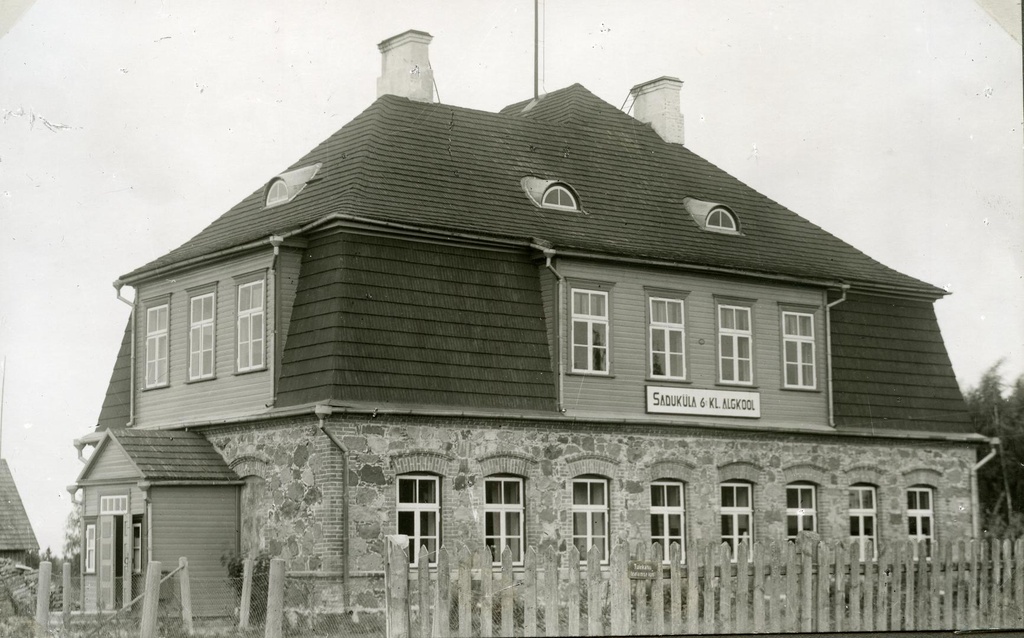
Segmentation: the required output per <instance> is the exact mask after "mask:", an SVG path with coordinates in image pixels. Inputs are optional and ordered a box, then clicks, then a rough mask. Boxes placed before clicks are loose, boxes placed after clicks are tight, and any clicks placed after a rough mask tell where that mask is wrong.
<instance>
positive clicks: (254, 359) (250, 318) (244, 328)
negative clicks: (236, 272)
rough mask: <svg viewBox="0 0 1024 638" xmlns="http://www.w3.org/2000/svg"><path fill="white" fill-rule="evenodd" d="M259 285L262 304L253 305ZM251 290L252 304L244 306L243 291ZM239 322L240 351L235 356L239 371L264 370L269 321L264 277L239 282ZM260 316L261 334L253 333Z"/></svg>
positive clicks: (238, 339) (237, 328) (237, 327)
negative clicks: (254, 295) (254, 292)
mask: <svg viewBox="0 0 1024 638" xmlns="http://www.w3.org/2000/svg"><path fill="white" fill-rule="evenodd" d="M257 287H259V291H260V293H259V294H260V304H259V306H253V305H252V298H253V291H254V290H255V289H256V288H257ZM243 290H247V291H248V292H249V300H250V306H249V307H248V308H243V307H242V291H243ZM237 295H238V296H237V299H238V304H237V306H238V322H237V326H236V330H237V337H238V338H237V341H238V353H237V355H236V357H235V366H236V369H237V370H238V372H249V371H252V370H262V369H264V368H265V367H266V365H267V364H266V352H265V350H266V336H267V321H266V312H265V310H264V309H265V308H266V305H267V286H266V281H265V280H263V279H255V280H253V281H247V282H245V283H242V284H238V290H237ZM257 317H258V318H259V336H258V337H256V336H255V335H254V334H253V328H252V327H253V324H254V323H255V322H256V318H257Z"/></svg>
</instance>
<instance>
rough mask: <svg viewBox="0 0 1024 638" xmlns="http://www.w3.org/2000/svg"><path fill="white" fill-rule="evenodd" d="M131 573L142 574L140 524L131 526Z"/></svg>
mask: <svg viewBox="0 0 1024 638" xmlns="http://www.w3.org/2000/svg"><path fill="white" fill-rule="evenodd" d="M132 571H134V572H135V573H136V574H141V573H142V523H133V524H132Z"/></svg>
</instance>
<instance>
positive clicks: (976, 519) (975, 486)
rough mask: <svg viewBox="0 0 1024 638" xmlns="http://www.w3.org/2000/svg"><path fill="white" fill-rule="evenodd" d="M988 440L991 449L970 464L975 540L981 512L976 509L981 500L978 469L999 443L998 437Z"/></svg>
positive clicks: (972, 518)
mask: <svg viewBox="0 0 1024 638" xmlns="http://www.w3.org/2000/svg"><path fill="white" fill-rule="evenodd" d="M988 442H989V445H991V446H992V449H991V450H989V451H988V454H986V455H985V458H983V459H981V460H980V461H978V462H977V463H975V464H974V465H972V466H971V531H972V532H974V538H975V540H977V539H980V538H981V512H980V511H978V510H979V509H980V508H981V500H980V499H979V498H978V470H980V469H981V467H982V466H983V465H985V464H986V463H988V462H989V461H991V460H992V459H993V458H995V455H996V451H997V450H996V448H998V447H999V444H1000V442H999V438H998V437H992V438H991V439H989V440H988Z"/></svg>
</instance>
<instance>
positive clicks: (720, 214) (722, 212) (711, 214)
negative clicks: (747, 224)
mask: <svg viewBox="0 0 1024 638" xmlns="http://www.w3.org/2000/svg"><path fill="white" fill-rule="evenodd" d="M716 219H718V220H723V219H726V220H728V221H729V224H728V225H723V224H721V223H718V224H713V223H712V221H714V220H716ZM704 228H705V229H707V230H713V231H717V232H720V233H737V232H739V228H738V227H737V224H736V216H735V215H733V214H732V213H731V212H729V211H728V210H726V209H724V208H722V207H721V206H718V207H715V208H712V209H711V210H710V211H708V217H707V221H705V222H704Z"/></svg>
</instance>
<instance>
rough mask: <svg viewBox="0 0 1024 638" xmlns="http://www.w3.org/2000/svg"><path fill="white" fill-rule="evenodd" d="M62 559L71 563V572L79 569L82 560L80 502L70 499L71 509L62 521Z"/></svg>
mask: <svg viewBox="0 0 1024 638" xmlns="http://www.w3.org/2000/svg"><path fill="white" fill-rule="evenodd" d="M63 554H64V560H66V561H69V562H70V563H71V573H72V574H77V573H79V572H80V571H81V561H82V504H81V503H79V502H78V501H72V503H71V511H70V512H69V513H68V517H67V519H66V520H65V521H64V551H63Z"/></svg>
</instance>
